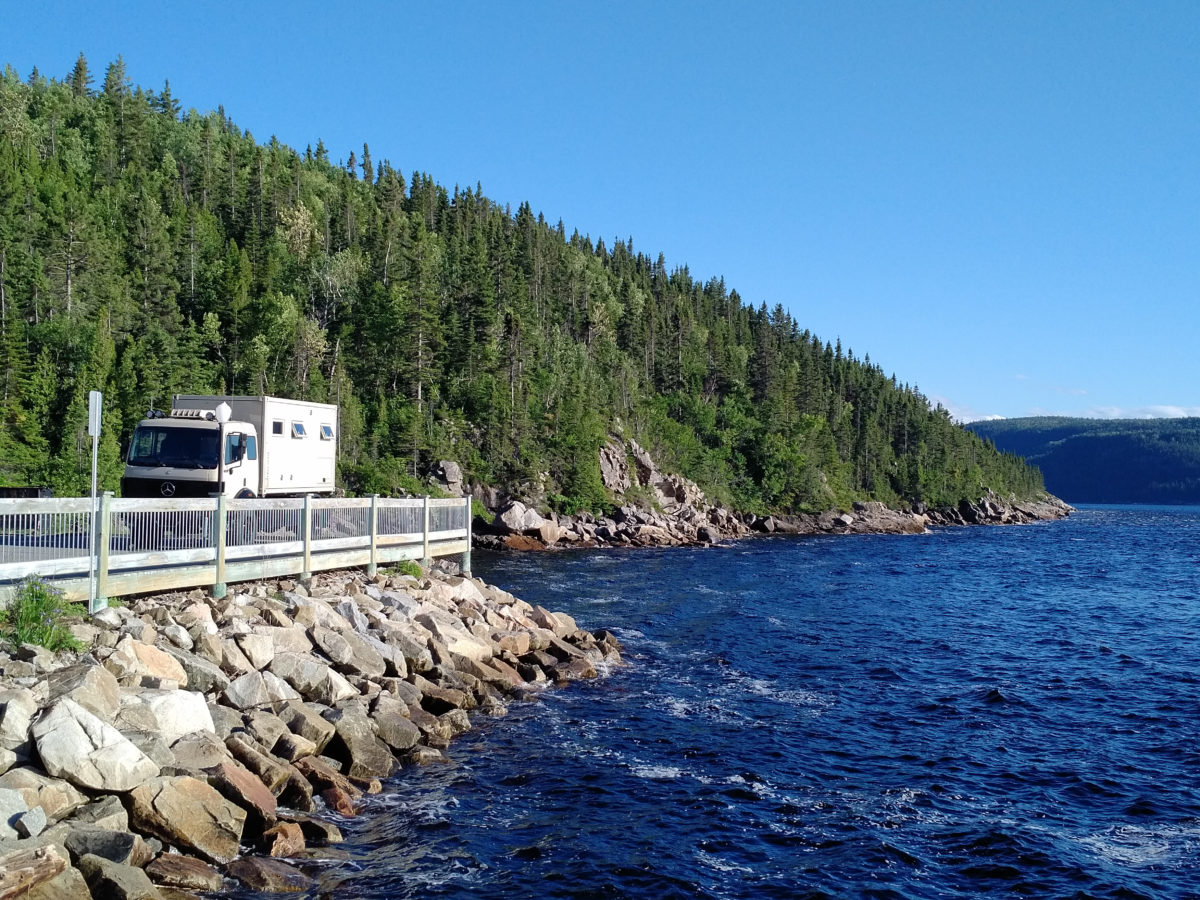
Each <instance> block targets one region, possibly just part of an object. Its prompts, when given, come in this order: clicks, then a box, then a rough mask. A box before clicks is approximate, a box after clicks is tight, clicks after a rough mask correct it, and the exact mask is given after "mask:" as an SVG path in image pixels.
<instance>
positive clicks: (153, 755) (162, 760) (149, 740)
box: [121, 731, 175, 771]
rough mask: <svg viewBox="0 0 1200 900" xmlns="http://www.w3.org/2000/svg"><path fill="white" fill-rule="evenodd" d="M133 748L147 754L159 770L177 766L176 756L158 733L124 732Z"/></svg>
mask: <svg viewBox="0 0 1200 900" xmlns="http://www.w3.org/2000/svg"><path fill="white" fill-rule="evenodd" d="M121 734H123V735H125V737H127V738H129V740H130V742H131V743H132V744H133V746H135V747H137V748H138V749H139V750H141V751H142V752H143V753H145V754H146V755H147V756H148V757H150V759H151V760H153V761H154V764H155V765H156V766H158V768H159V770H160V771H161V770H162V769H164V768H166V767H167V766H173V765H175V754H174V753H172V752H171V748H170V747H169V746H167V742H166V741H164V740H163V737H162V735H161V734H159V733H158V732H157V731H122V732H121Z"/></svg>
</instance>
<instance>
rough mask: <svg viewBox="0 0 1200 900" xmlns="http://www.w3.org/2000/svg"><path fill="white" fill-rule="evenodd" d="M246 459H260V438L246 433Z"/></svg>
mask: <svg viewBox="0 0 1200 900" xmlns="http://www.w3.org/2000/svg"><path fill="white" fill-rule="evenodd" d="M246 459H258V438H257V437H255V436H254V435H252V434H248V435H246Z"/></svg>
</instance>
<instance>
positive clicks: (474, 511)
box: [471, 499, 496, 525]
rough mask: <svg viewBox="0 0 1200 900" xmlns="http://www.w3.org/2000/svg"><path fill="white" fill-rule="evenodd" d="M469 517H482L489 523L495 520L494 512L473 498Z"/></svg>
mask: <svg viewBox="0 0 1200 900" xmlns="http://www.w3.org/2000/svg"><path fill="white" fill-rule="evenodd" d="M471 518H472V520H474V519H482V520H483V521H485V522H487V523H488V524H489V525H491V524H492V523H493V522H495V521H496V515H495V513H493V512H492V511H491V510H490V509H488V508H487V507H486V506H484V505H483V504H482V503H480V502H479V501H478V500H475V499H472V500H471Z"/></svg>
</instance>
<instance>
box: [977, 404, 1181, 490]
mask: <svg viewBox="0 0 1200 900" xmlns="http://www.w3.org/2000/svg"><path fill="white" fill-rule="evenodd" d="M967 427H968V428H970V429H971V430H972V431H974V432H975V433H976V434H978V435H979V436H980V437H983V438H986V439H987V440H990V441H991V442H992V443H994V444H995V445H996V448H997V449H998V450H1002V451H1005V452H1008V453H1015V454H1018V455H1020V456H1023V457H1025V459H1026V460H1027V461H1028V462H1030V463H1031V464H1033V465H1036V466H1038V467H1039V468H1040V469H1041V470H1042V475H1043V476H1044V477H1045V481H1046V489H1047V490H1049V491H1051V492H1053V493H1054V494H1056V495H1057V496H1059V497H1062V498H1063V499H1064V500H1066V501H1068V502H1071V503H1195V504H1200V418H1187V419H1074V418H1067V417H1063V416H1037V417H1032V418H1024V419H998V420H996V421H992V422H972V423H971V424H970V425H968V426H967Z"/></svg>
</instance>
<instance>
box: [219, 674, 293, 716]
mask: <svg viewBox="0 0 1200 900" xmlns="http://www.w3.org/2000/svg"><path fill="white" fill-rule="evenodd" d="M222 696H223V697H224V699H225V702H226V703H228V704H229V705H230V706H232V707H234V708H235V709H252V708H253V707H255V706H267V705H268V704H271V703H279V702H282V701H285V700H299V699H300V695H299V694H298V693H296V691H295V689H294V688H293V687H292V686H291V685H289V684H288V683H287V682H286V681H284V680H283V679H282V678H280V677H279V676H278V675H276V674H274V673H273V672H258V671H253V672H247V673H246V674H245V675H242V676H241V677H240V678H235V679H234V680H233V681H232V682H230V684H229V687H227V688H225V690H224V692H223V693H222Z"/></svg>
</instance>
